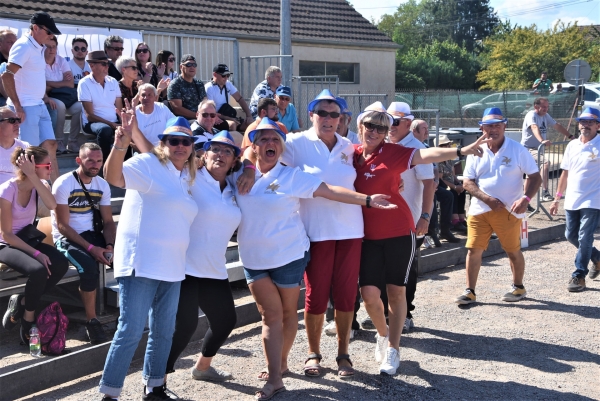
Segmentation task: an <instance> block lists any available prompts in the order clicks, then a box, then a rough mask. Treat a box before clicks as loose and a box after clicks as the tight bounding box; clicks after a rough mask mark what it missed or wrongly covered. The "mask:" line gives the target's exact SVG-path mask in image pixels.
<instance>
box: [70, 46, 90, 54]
mask: <svg viewBox="0 0 600 401" xmlns="http://www.w3.org/2000/svg"><path fill="white" fill-rule="evenodd" d="M73 50H75V51H76V52H82V53H85V52H87V47H83V46H82V47H79V46H73Z"/></svg>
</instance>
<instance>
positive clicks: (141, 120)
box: [135, 84, 175, 146]
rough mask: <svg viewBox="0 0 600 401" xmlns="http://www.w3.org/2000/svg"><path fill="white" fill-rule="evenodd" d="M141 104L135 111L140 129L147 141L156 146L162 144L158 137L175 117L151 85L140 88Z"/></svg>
mask: <svg viewBox="0 0 600 401" xmlns="http://www.w3.org/2000/svg"><path fill="white" fill-rule="evenodd" d="M138 93H139V94H140V98H141V102H140V104H139V105H138V106H137V107H136V109H135V118H136V121H137V126H138V129H139V130H140V131H141V133H142V134H143V135H144V137H146V139H147V140H148V141H149V142H150V143H151V144H152V145H153V146H156V145H158V143H159V142H160V139H158V135H160V134H162V133H163V131H164V130H165V127H166V126H167V121H168V120H169V119H171V118H173V117H175V115H174V114H173V113H172V112H171V110H169V108H168V107H167V106H165V105H164V104H163V103H159V102H156V101H157V100H158V92H157V90H156V88H155V87H154V86H152V85H151V84H143V85H141V86H140V87H139V88H138Z"/></svg>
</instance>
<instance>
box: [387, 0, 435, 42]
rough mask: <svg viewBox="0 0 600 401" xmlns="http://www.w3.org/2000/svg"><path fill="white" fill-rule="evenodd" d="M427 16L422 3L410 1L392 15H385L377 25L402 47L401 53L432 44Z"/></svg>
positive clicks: (414, 0)
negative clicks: (426, 26) (427, 26)
mask: <svg viewBox="0 0 600 401" xmlns="http://www.w3.org/2000/svg"><path fill="white" fill-rule="evenodd" d="M427 21H428V19H427V15H426V14H425V13H424V10H423V6H422V3H419V4H417V2H416V0H408V1H407V2H406V3H403V4H401V5H400V6H398V9H397V10H396V12H395V13H394V14H392V15H390V14H385V15H384V16H383V17H381V20H380V21H379V23H378V24H377V28H378V29H379V30H380V31H382V32H384V33H385V34H386V35H387V36H389V37H390V38H391V39H392V40H393V41H394V42H396V43H397V44H399V45H401V46H402V50H401V52H404V51H406V50H408V49H413V48H415V47H419V46H423V45H425V44H427V43H431V38H430V37H429V35H428V32H427V30H425V29H424V26H425V24H426V23H427Z"/></svg>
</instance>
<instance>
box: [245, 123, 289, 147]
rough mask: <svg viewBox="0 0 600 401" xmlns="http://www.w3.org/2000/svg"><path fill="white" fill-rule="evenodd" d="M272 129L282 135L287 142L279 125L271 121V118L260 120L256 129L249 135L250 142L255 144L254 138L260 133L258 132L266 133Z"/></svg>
mask: <svg viewBox="0 0 600 401" xmlns="http://www.w3.org/2000/svg"><path fill="white" fill-rule="evenodd" d="M270 129H272V130H273V131H276V132H277V133H278V134H279V135H281V137H282V138H283V140H284V141H285V134H284V133H283V131H282V130H281V129H280V128H279V125H277V123H276V122H275V121H273V120H271V119H270V118H269V117H263V119H262V120H260V122H259V123H258V125H257V126H256V128H255V129H253V130H252V131H250V132H249V133H248V139H250V142H254V136H255V135H256V134H257V133H258V131H265V130H270Z"/></svg>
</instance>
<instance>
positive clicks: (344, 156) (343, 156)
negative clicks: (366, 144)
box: [340, 152, 350, 166]
mask: <svg viewBox="0 0 600 401" xmlns="http://www.w3.org/2000/svg"><path fill="white" fill-rule="evenodd" d="M340 159H341V160H342V164H345V165H347V166H349V165H350V161H349V158H348V155H347V154H345V153H344V152H342V154H341V155H340Z"/></svg>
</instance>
